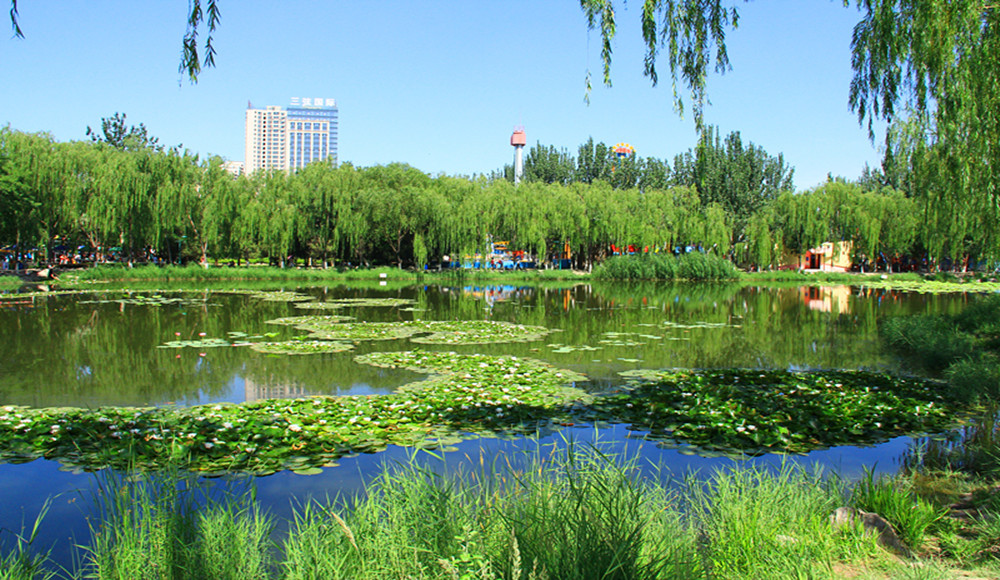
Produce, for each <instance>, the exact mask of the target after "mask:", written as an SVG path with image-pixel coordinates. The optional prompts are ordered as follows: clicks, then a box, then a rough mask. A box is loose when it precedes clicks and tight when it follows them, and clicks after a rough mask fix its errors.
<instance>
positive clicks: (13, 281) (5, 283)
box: [0, 276, 24, 290]
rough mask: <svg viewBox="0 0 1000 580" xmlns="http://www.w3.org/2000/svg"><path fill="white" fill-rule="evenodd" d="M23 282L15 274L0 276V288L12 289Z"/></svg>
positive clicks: (18, 286)
mask: <svg viewBox="0 0 1000 580" xmlns="http://www.w3.org/2000/svg"><path fill="white" fill-rule="evenodd" d="M23 284H24V282H23V281H21V279H20V278H18V277H17V276H0V290H14V289H16V288H20V287H21V286H22V285H23Z"/></svg>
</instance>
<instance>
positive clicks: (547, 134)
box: [0, 0, 881, 190]
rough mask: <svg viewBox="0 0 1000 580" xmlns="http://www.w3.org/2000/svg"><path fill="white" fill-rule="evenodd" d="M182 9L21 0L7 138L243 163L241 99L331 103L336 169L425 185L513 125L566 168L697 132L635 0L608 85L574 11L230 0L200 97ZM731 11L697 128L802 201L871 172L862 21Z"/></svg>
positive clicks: (788, 0)
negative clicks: (601, 148) (723, 138)
mask: <svg viewBox="0 0 1000 580" xmlns="http://www.w3.org/2000/svg"><path fill="white" fill-rule="evenodd" d="M187 4H188V3H187V2H185V1H183V0H174V1H170V2H167V1H165V0H161V1H145V2H136V1H135V0H129V1H115V2H112V1H101V0H88V1H82V0H60V1H58V2H55V1H43V0H22V1H21V2H20V3H19V6H18V8H19V10H20V14H21V19H20V23H21V28H22V30H23V31H24V33H25V38H24V39H14V38H13V37H12V35H10V34H9V35H8V38H6V39H4V40H2V41H0V78H2V79H3V81H2V86H0V125H8V124H9V125H10V126H11V127H12V128H13V129H18V130H22V131H32V132H34V131H48V132H51V133H52V134H53V135H54V136H55V138H56V139H58V140H60V141H68V140H74V139H83V138H85V135H84V134H85V131H86V128H87V126H88V125H90V126H94V127H98V126H99V125H100V120H101V118H102V117H110V116H111V115H113V114H114V113H115V112H123V113H125V114H127V115H128V121H129V122H130V123H134V124H138V123H140V122H142V123H145V125H146V127H147V128H148V129H149V131H150V132H151V133H152V134H153V135H155V136H157V137H159V138H160V142H161V143H163V144H165V145H169V146H173V145H183V146H184V147H185V148H187V149H189V150H191V151H193V152H196V153H198V154H200V155H202V156H205V155H209V154H212V155H220V156H222V157H225V158H227V159H232V160H242V159H243V118H244V110H245V108H246V106H247V102H248V101H251V102H253V104H254V106H264V105H288V104H289V102H290V100H291V98H292V97H309V98H315V97H324V98H335V99H337V104H338V106H339V107H340V159H341V160H342V161H350V162H352V163H354V164H355V165H363V166H368V165H374V164H384V163H391V162H397V161H399V162H405V163H409V164H410V165H413V166H414V167H417V168H419V169H421V170H422V171H425V172H427V173H430V174H434V175H436V174H439V173H446V174H451V175H455V174H461V175H468V174H473V173H484V172H489V171H491V170H493V169H497V168H500V167H502V166H503V165H504V164H505V163H510V160H511V158H512V148H511V147H510V143H509V139H510V133H511V132H512V130H513V129H514V127H515V126H516V125H523V126H524V127H525V130H526V132H527V137H528V143H529V145H533V144H534V143H535V142H536V141H538V142H541V143H542V144H544V145H555V146H557V147H560V148H562V147H565V148H567V149H569V150H570V151H571V152H574V153H575V151H576V148H577V147H578V146H579V145H580V144H581V143H583V142H584V141H586V139H587V138H588V137H593V138H594V140H595V141H604V142H605V143H608V144H614V143H617V142H619V141H627V142H629V143H631V144H632V145H633V146H634V147H635V148H636V150H637V152H638V153H639V154H640V155H642V156H653V157H660V158H664V159H668V160H672V159H673V156H674V155H676V154H678V153H681V152H683V151H686V150H687V149H689V148H691V147H692V146H693V145H694V143H695V139H696V134H695V130H694V125H693V123H692V121H691V119H690V117H688V118H685V119H680V118H678V116H677V115H676V114H675V112H674V110H673V106H672V100H671V92H670V85H669V79H666V78H665V77H664V74H665V72H666V63H665V62H664V63H662V64H661V66H660V69H661V81H662V84H661V86H659V87H657V88H652V87H651V86H650V83H649V81H648V79H646V78H644V77H643V76H642V57H643V45H642V40H641V37H640V34H639V21H638V18H639V7H640V5H641V3H639V2H629V3H627V4H626V5H625V7H624V8H623V9H622V10H620V11H619V13H618V21H619V25H618V31H619V32H618V37H617V40H616V42H615V45H614V65H613V70H612V75H613V79H612V80H613V83H614V84H613V86H612V87H610V88H606V87H604V86H603V85H601V83H600V80H601V62H600V38H599V35H598V34H597V33H596V32H588V31H587V28H586V20H585V17H584V15H583V13H582V12H581V10H580V8H579V3H578V2H577V1H575V0H558V1H538V0H535V1H527V0H508V1H506V2H499V1H470V0H463V1H445V0H441V1H426V2H415V1H412V0H411V1H397V0H372V1H369V2H357V1H354V2H344V1H324V2H319V1H311V2H305V1H301V0H284V1H281V2H276V1H273V0H271V1H267V2H258V1H256V0H221V10H222V22H221V27H220V29H219V31H218V32H217V34H216V36H215V45H216V48H217V50H218V57H217V67H216V68H214V69H206V70H205V71H204V72H203V73H202V75H201V78H200V80H199V82H198V84H196V85H192V84H190V83H189V82H188V81H187V80H186V77H185V76H184V75H182V74H180V73H179V72H178V71H177V66H178V62H179V57H180V44H181V38H182V37H183V35H184V30H185V18H186V10H187ZM738 7H739V10H740V26H739V28H738V29H737V30H735V31H731V32H730V33H729V35H728V44H729V55H730V60H731V62H732V65H733V70H732V71H730V72H728V73H726V74H725V75H724V76H718V75H716V76H713V77H712V78H711V79H710V81H709V98H710V100H711V106H709V107H707V108H706V121H707V122H708V123H711V124H714V125H717V126H719V128H720V129H721V131H722V132H723V134H727V133H729V132H730V131H737V130H738V131H740V132H741V133H742V135H743V138H744V142H746V141H752V142H754V143H755V144H757V145H760V146H763V147H764V148H765V149H766V150H767V151H768V152H769V153H771V154H777V153H783V154H784V156H785V159H786V161H787V162H788V163H790V164H791V165H792V166H794V167H795V184H796V187H797V188H798V189H800V190H803V189H808V188H810V187H813V186H815V185H818V184H819V183H821V182H822V181H824V180H825V178H826V175H827V174H828V173H832V174H833V175H835V176H844V177H848V178H855V177H857V176H858V175H859V174H860V172H861V170H862V167H863V166H864V164H865V163H866V162H867V163H868V164H870V165H872V166H878V165H879V160H880V158H881V156H880V154H879V151H878V150H877V148H876V147H875V146H873V144H872V143H871V142H870V141H869V140H868V138H867V131H866V129H864V128H863V127H861V126H859V124H858V122H857V119H856V117H855V116H854V115H853V114H852V113H851V112H850V110H849V109H848V106H847V93H848V84H849V82H850V78H851V70H850V37H851V30H852V28H853V26H854V24H855V23H856V22H857V20H858V18H859V14H858V12H857V11H856V10H854V9H848V8H844V7H843V5H842V3H841V2H840V1H839V0H756V1H754V2H749V3H742V2H740V3H739V4H738ZM5 25H6V24H5ZM8 30H9V29H8ZM588 69H589V70H590V71H591V73H592V76H593V83H594V89H593V91H592V93H591V95H590V104H589V105H587V104H586V103H585V102H584V93H585V78H586V72H587V70H588Z"/></svg>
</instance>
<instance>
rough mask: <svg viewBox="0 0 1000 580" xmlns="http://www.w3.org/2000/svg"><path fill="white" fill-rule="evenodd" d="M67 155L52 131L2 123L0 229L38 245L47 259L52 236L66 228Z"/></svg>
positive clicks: (13, 239)
mask: <svg viewBox="0 0 1000 580" xmlns="http://www.w3.org/2000/svg"><path fill="white" fill-rule="evenodd" d="M67 175H68V174H67V172H66V164H65V156H64V155H62V154H60V152H59V151H58V150H57V144H56V143H55V142H54V141H53V139H52V137H51V136H50V135H46V134H42V133H39V134H27V133H21V132H19V131H11V130H9V129H6V128H4V129H0V235H3V237H4V238H5V239H6V240H7V241H8V243H10V242H13V243H15V244H17V246H18V252H19V253H20V252H21V251H22V250H23V247H24V245H29V246H39V247H41V248H43V250H44V252H45V254H46V255H45V258H46V259H48V251H49V242H50V241H51V240H52V236H53V235H56V234H59V233H65V231H64V230H65V229H66V225H67V223H68V220H67V219H66V218H67V215H68V214H67V212H66V211H65V207H66V204H65V203H64V202H63V198H62V195H63V192H64V188H63V183H64V182H65V181H66V178H67Z"/></svg>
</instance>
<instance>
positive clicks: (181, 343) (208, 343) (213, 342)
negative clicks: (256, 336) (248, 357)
mask: <svg viewBox="0 0 1000 580" xmlns="http://www.w3.org/2000/svg"><path fill="white" fill-rule="evenodd" d="M246 344H247V343H232V342H229V341H228V340H226V339H224V338H202V339H198V340H171V341H170V342H165V343H163V344H161V345H160V346H158V347H157V348H185V347H191V348H217V347H220V346H245V345H246Z"/></svg>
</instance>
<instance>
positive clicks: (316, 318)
mask: <svg viewBox="0 0 1000 580" xmlns="http://www.w3.org/2000/svg"><path fill="white" fill-rule="evenodd" d="M345 320H354V317H353V316H342V315H340V314H328V315H319V314H313V315H307V316H285V317H283V318H274V319H272V320H267V321H265V322H264V324H284V325H287V326H294V327H296V328H301V329H305V330H308V329H310V328H317V329H319V328H324V327H326V326H328V325H333V324H337V323H340V322H343V321H345ZM306 327H308V328H306Z"/></svg>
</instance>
